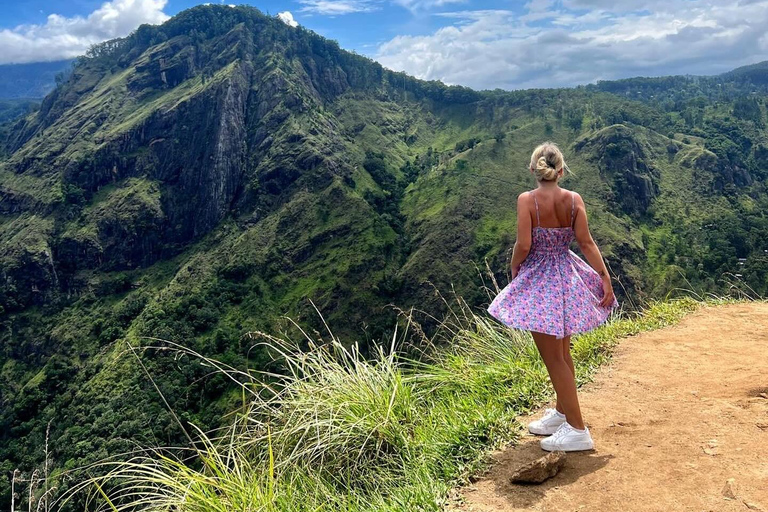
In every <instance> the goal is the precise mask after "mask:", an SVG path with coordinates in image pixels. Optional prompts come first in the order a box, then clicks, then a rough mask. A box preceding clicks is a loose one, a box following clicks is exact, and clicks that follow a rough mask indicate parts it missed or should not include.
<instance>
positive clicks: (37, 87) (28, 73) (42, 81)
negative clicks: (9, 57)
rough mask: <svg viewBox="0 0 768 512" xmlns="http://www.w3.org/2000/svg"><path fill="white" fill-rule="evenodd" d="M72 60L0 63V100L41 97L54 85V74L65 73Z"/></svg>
mask: <svg viewBox="0 0 768 512" xmlns="http://www.w3.org/2000/svg"><path fill="white" fill-rule="evenodd" d="M73 63H74V60H72V59H65V60H58V61H53V62H32V63H28V64H0V100H10V99H42V98H43V97H44V96H45V95H46V94H48V93H49V92H51V91H52V90H53V88H54V87H56V75H58V74H59V73H65V72H66V71H67V70H69V69H70V68H71V67H72V64H73Z"/></svg>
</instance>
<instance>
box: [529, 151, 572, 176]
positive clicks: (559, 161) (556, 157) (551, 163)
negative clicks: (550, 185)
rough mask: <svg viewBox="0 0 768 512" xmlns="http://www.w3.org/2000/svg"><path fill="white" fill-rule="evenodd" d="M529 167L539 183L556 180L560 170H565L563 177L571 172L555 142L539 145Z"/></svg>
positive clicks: (532, 155)
mask: <svg viewBox="0 0 768 512" xmlns="http://www.w3.org/2000/svg"><path fill="white" fill-rule="evenodd" d="M529 167H530V169H531V170H532V171H533V172H534V174H535V175H536V179H537V180H539V181H552V180H556V179H557V177H558V176H557V172H558V170H560V169H563V176H565V175H566V174H567V173H569V172H570V169H568V165H566V163H565V159H564V158H563V153H562V152H561V151H560V148H558V147H557V144H555V143H554V142H545V143H544V144H540V145H538V146H537V147H536V149H534V150H533V153H532V154H531V163H530V166H529Z"/></svg>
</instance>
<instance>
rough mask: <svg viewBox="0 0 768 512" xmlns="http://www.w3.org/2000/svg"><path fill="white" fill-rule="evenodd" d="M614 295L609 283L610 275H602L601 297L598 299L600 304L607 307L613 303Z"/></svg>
mask: <svg viewBox="0 0 768 512" xmlns="http://www.w3.org/2000/svg"><path fill="white" fill-rule="evenodd" d="M614 298H615V296H614V294H613V285H612V284H611V278H610V276H608V275H606V276H604V277H603V298H602V300H601V301H600V306H602V307H604V308H607V307H609V306H611V305H612V304H613V300H614Z"/></svg>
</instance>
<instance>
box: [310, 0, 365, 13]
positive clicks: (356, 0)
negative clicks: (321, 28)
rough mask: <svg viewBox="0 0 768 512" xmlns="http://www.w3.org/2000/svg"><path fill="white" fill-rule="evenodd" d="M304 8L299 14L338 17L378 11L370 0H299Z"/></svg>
mask: <svg viewBox="0 0 768 512" xmlns="http://www.w3.org/2000/svg"><path fill="white" fill-rule="evenodd" d="M299 3H300V4H302V5H303V6H304V7H302V8H301V9H299V12H312V13H317V14H326V15H330V16H336V15H339V14H351V13H353V12H370V11H375V10H377V9H378V7H377V6H376V5H374V3H373V2H372V1H370V0H299Z"/></svg>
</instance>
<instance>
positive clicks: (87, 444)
mask: <svg viewBox="0 0 768 512" xmlns="http://www.w3.org/2000/svg"><path fill="white" fill-rule="evenodd" d="M753 71H754V72H752V71H750V72H749V73H741V72H740V73H738V74H737V75H738V76H737V77H735V78H733V81H732V82H731V83H732V84H733V86H732V87H731V89H732V90H733V91H736V92H734V93H733V96H732V97H731V98H722V97H719V96H715V95H714V94H712V95H706V94H705V95H702V96H699V95H696V96H691V97H688V96H686V97H684V98H678V99H676V100H674V101H677V102H679V103H674V102H673V104H672V105H671V106H670V105H666V104H665V105H666V106H660V105H658V104H656V103H654V102H652V101H634V100H628V99H626V97H625V96H626V94H619V93H617V92H616V91H610V92H609V91H607V90H593V89H592V88H588V87H587V88H576V89H564V90H531V91H519V92H505V91H500V90H496V91H473V90H470V89H467V88H464V87H448V86H445V85H443V84H441V83H439V82H424V81H420V80H416V79H414V78H412V77H408V76H406V75H405V74H402V73H393V72H391V71H389V70H386V69H384V68H382V66H380V65H379V64H377V63H376V62H374V61H371V60H370V59H367V58H364V57H362V56H359V55H356V54H353V53H350V52H346V51H344V50H342V49H340V48H339V47H338V45H337V44H336V43H335V42H333V41H329V40H327V39H324V38H322V37H320V36H318V35H317V34H314V33H313V32H311V31H308V30H306V29H304V28H302V27H297V28H293V27H289V26H287V25H285V24H284V23H283V22H281V21H280V20H278V19H277V18H274V17H269V16H266V15H263V14H262V13H261V12H259V11H258V10H256V9H254V8H249V7H242V6H241V7H236V8H230V7H226V6H214V5H210V6H200V7H195V8H193V9H190V10H187V11H184V12H182V13H180V14H179V15H177V16H175V17H174V18H172V19H170V20H169V21H168V22H166V23H165V24H163V25H161V26H156V27H152V26H142V27H140V28H139V29H138V30H137V31H136V32H134V33H133V34H132V35H130V36H129V37H126V38H124V39H119V40H115V41H110V42H107V43H104V44H102V45H100V46H98V47H95V48H93V49H92V50H91V51H90V52H89V54H88V55H87V56H85V57H83V58H81V59H79V60H78V62H77V64H76V66H75V68H74V70H73V71H72V73H71V74H70V75H69V77H68V78H67V80H66V81H64V82H62V83H61V84H60V85H59V86H58V87H56V89H54V90H53V91H52V92H51V93H50V94H48V95H47V96H46V97H45V99H44V100H43V101H42V104H41V105H40V108H39V109H38V110H36V111H34V112H31V113H29V114H28V115H26V116H24V117H22V118H20V119H17V120H14V121H13V122H12V123H11V124H9V125H6V126H4V127H3V128H2V129H0V134H2V139H1V140H0V155H1V156H0V158H1V159H0V268H1V270H0V276H1V277H2V280H0V323H2V327H3V329H1V330H0V332H1V333H0V346H2V348H3V350H2V352H0V369H1V370H0V404H2V406H0V466H3V467H4V468H6V469H8V470H9V471H12V468H17V467H19V468H22V469H23V470H24V471H30V470H32V468H34V467H36V466H37V465H39V463H40V461H41V460H42V459H43V452H42V448H41V447H42V446H43V445H44V444H45V436H46V426H47V425H48V424H49V423H50V425H51V428H50V438H51V446H52V447H53V448H52V450H53V452H52V454H51V458H52V460H53V461H54V465H55V466H56V467H58V468H68V467H74V466H77V465H80V464H83V463H86V462H88V461H92V460H96V459H98V458H101V457H105V456H107V455H110V454H116V453H122V452H123V451H125V450H126V449H128V448H130V447H132V446H133V443H134V442H139V443H144V444H157V443H160V444H173V443H174V442H176V441H178V440H179V439H180V436H181V432H180V431H179V429H178V428H177V427H175V426H174V425H175V424H174V422H173V420H172V418H171V416H170V414H169V413H168V411H167V410H166V409H165V408H164V406H163V404H162V402H161V400H160V399H159V397H158V396H157V392H156V390H155V388H154V387H153V385H152V384H151V383H150V382H149V381H148V380H147V379H146V376H145V374H144V373H143V370H142V369H141V367H139V365H138V364H137V362H136V359H135V358H133V357H132V356H130V354H128V355H126V343H127V342H130V343H131V344H132V345H134V346H139V345H146V344H149V343H151V342H149V341H147V340H146V339H143V337H146V336H152V337H158V338H163V339H167V340H172V341H177V342H182V343H184V344H186V345H188V346H190V347H191V348H192V349H194V350H197V351H198V352H200V353H202V354H205V355H208V356H214V357H217V358H218V359H221V360H223V361H225V362H227V363H230V364H232V365H234V366H236V367H239V368H242V367H245V366H246V364H248V365H250V366H251V367H260V368H267V367H269V363H268V361H267V358H266V354H264V353H263V352H262V351H261V350H260V349H258V348H255V349H253V350H251V345H252V342H250V341H249V340H247V339H245V338H243V335H244V333H246V332H248V331H253V330H263V331H266V332H278V331H281V330H288V331H290V332H292V333H293V334H296V332H295V329H293V328H292V327H291V324H289V323H288V322H286V321H284V320H283V319H282V318H281V316H282V315H289V316H290V317H291V318H294V319H296V320H297V321H299V322H300V323H301V324H302V325H303V326H305V327H307V328H310V329H316V330H317V331H318V332H324V331H323V325H322V322H321V321H320V319H319V318H318V317H317V315H316V313H315V311H314V309H313V307H312V305H311V303H310V302H309V300H308V299H311V300H312V301H313V302H314V304H316V305H317V306H318V308H319V309H320V310H321V312H322V313H323V315H324V316H325V319H326V321H328V323H329V324H330V325H331V327H332V328H333V330H334V333H335V334H336V335H337V336H339V337H340V338H342V339H344V340H347V341H348V342H350V343H351V341H352V340H355V339H358V340H360V341H361V345H362V348H363V350H367V349H368V348H369V347H370V346H371V345H372V344H373V342H374V341H380V340H382V339H386V338H387V337H388V335H389V332H390V330H391V329H392V328H393V327H394V324H395V322H396V315H395V312H394V311H393V310H392V309H391V308H387V307H386V306H387V305H388V304H390V303H393V304H396V305H398V306H400V307H403V308H408V307H410V306H416V307H419V308H422V309H424V310H426V311H427V312H429V313H431V314H434V315H435V316H436V317H439V316H440V314H441V313H442V312H443V311H444V308H443V304H442V302H441V299H440V298H439V297H437V296H436V295H435V293H434V288H433V287H432V284H434V286H435V287H437V289H438V290H440V291H443V292H447V291H448V290H450V288H451V286H453V287H454V288H455V289H456V291H457V292H458V293H460V294H461V295H463V296H464V297H465V298H466V299H467V301H468V302H469V303H470V304H472V305H473V306H477V307H481V306H482V305H483V303H484V302H485V301H487V296H486V294H485V293H484V291H483V290H482V289H481V288H480V285H481V284H482V281H481V276H480V273H479V272H478V269H477V268H476V266H477V267H479V268H483V267H484V260H486V259H487V261H488V263H489V266H490V268H491V269H492V271H493V272H494V273H495V278H496V279H497V280H498V281H499V282H505V281H506V279H507V277H506V274H505V266H506V261H507V251H508V250H509V249H510V247H511V243H512V242H513V241H514V236H515V235H514V233H515V212H514V204H515V198H516V197H517V194H519V193H520V192H521V191H523V190H525V189H527V188H529V187H530V186H531V184H532V181H531V178H530V175H529V174H528V173H527V171H526V169H525V166H526V164H527V161H528V156H529V154H530V151H531V149H532V148H533V147H534V146H535V145H536V144H537V143H539V142H540V141H542V140H543V139H550V138H551V139H554V140H556V141H557V142H558V143H559V144H560V145H561V147H563V148H565V149H566V157H567V158H568V160H569V163H570V166H571V168H572V169H574V170H575V175H574V176H573V177H572V178H569V180H568V182H567V183H566V184H564V186H566V187H568V188H573V189H575V190H578V191H579V192H580V193H581V194H582V196H583V197H584V198H585V200H586V201H587V203H588V205H589V207H590V221H591V223H592V226H593V230H594V234H595V237H596V239H597V241H598V242H599V243H600V244H601V248H602V249H603V252H604V254H605V256H606V258H607V260H608V262H609V264H610V268H611V269H612V271H613V272H614V273H615V274H616V276H617V280H618V283H620V284H617V286H616V288H617V289H618V291H619V293H620V298H621V299H622V300H623V302H624V303H625V304H626V305H627V306H628V307H632V305H633V304H636V303H638V302H639V301H642V300H644V299H646V298H649V297H657V296H663V295H665V294H667V293H670V292H671V293H675V290H676V289H678V288H680V287H686V288H687V287H692V288H693V289H694V290H696V291H698V292H709V291H712V292H719V293H723V292H725V291H727V290H728V289H729V286H730V283H729V282H727V281H723V277H724V275H725V274H726V273H730V274H738V277H733V276H731V277H730V278H728V279H731V280H735V281H743V282H744V283H746V285H748V286H750V287H751V288H753V289H754V290H755V291H756V292H757V293H765V291H766V289H768V281H767V280H766V275H768V274H767V272H768V257H766V253H765V251H766V250H768V247H766V246H765V240H766V239H768V220H766V218H765V215H764V212H765V211H768V192H767V191H766V189H765V179H766V176H767V173H768V140H766V128H765V123H766V120H767V119H768V118H766V95H765V94H763V93H758V94H752V88H753V86H752V85H751V84H753V83H757V82H758V81H759V79H760V77H763V76H764V75H763V74H762V72H761V71H760V68H756V70H753ZM723 80H726V78H724V79H723ZM675 84H676V82H674V81H672V82H671V83H670V85H668V86H664V85H663V83H661V84H657V85H656V86H655V87H657V88H660V89H662V90H665V91H667V93H668V94H669V95H672V94H673V92H674V90H675V88H676V85H675ZM664 87H667V88H666V89H664ZM702 87H704V89H705V90H709V89H707V87H710V86H707V85H706V84H705V85H703V86H702ZM726 277H727V275H726ZM486 279H487V277H486ZM430 283H432V284H430ZM430 327H433V326H430V323H429V321H428V320H426V321H425V328H426V329H429V328H430ZM142 361H143V362H144V364H145V365H146V367H147V370H148V371H149V372H150V373H151V374H152V375H153V376H154V377H155V379H156V381H157V382H158V385H159V387H160V389H162V392H163V395H164V397H165V398H166V399H167V400H168V402H169V403H170V404H171V405H172V406H173V408H174V409H175V410H176V411H177V412H178V413H179V414H180V416H181V418H182V419H183V420H184V421H193V422H195V423H196V424H198V425H200V426H202V427H204V428H205V427H213V426H215V425H217V423H218V421H219V420H220V418H221V416H222V414H223V413H225V412H229V411H230V410H232V408H233V404H235V403H237V401H238V400H239V399H240V396H239V393H238V392H237V391H235V390H234V389H233V388H232V387H231V386H229V385H228V384H227V383H226V381H225V380H224V379H223V378H221V377H213V378H208V379H204V378H203V377H204V376H205V375H207V373H208V370H207V369H206V368H205V367H202V366H200V365H196V364H192V363H189V364H181V363H180V362H179V361H177V360H176V359H175V358H174V357H173V356H172V355H167V354H166V353H163V352H157V351H147V352H144V353H143V358H142ZM1 461H5V462H1ZM4 485H5V484H4V483H0V501H1V502H4V503H5V502H7V501H9V500H8V499H7V497H8V492H9V490H8V488H7V487H3V486H4Z"/></svg>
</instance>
